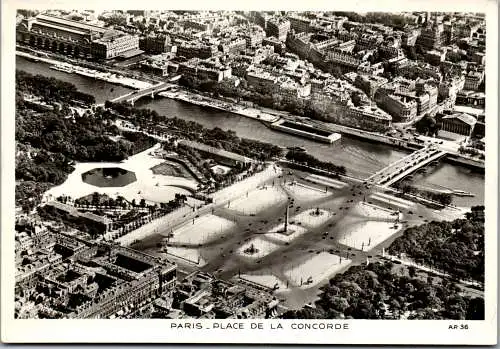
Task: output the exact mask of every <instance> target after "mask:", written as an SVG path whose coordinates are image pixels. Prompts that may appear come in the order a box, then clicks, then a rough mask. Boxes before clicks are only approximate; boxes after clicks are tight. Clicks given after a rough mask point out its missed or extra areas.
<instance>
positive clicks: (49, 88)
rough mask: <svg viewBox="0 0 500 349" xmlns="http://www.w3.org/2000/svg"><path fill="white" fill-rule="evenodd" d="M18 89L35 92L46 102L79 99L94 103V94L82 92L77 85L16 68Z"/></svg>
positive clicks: (30, 92)
mask: <svg viewBox="0 0 500 349" xmlns="http://www.w3.org/2000/svg"><path fill="white" fill-rule="evenodd" d="M16 91H19V92H21V93H28V94H33V95H36V96H39V97H42V99H43V100H44V101H45V102H65V103H67V102H69V101H71V100H77V101H81V102H84V103H86V104H94V103H95V98H94V96H92V95H89V94H86V93H83V92H80V91H78V90H77V88H76V87H75V85H73V84H71V83H69V82H65V81H61V80H58V79H56V78H53V77H46V76H43V75H39V74H37V75H33V74H30V73H27V72H25V71H23V70H16Z"/></svg>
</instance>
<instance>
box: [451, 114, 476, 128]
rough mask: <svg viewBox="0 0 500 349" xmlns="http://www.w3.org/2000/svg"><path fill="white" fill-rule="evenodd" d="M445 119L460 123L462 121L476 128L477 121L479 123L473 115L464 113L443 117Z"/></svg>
mask: <svg viewBox="0 0 500 349" xmlns="http://www.w3.org/2000/svg"><path fill="white" fill-rule="evenodd" d="M443 119H459V120H460V121H462V122H464V123H466V124H468V125H470V126H474V125H475V124H476V121H477V120H476V118H475V117H473V116H472V115H469V114H464V113H457V114H452V115H446V116H444V117H443Z"/></svg>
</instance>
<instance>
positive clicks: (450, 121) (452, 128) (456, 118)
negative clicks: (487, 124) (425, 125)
mask: <svg viewBox="0 0 500 349" xmlns="http://www.w3.org/2000/svg"><path fill="white" fill-rule="evenodd" d="M475 124H476V119H475V118H474V117H473V116H472V115H469V114H465V113H456V114H452V115H445V116H443V118H442V119H441V128H440V131H439V132H440V134H441V135H445V134H446V133H453V134H457V135H461V136H466V137H470V136H471V134H472V131H473V129H474V126H475Z"/></svg>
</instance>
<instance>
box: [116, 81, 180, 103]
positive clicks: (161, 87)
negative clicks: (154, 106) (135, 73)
mask: <svg viewBox="0 0 500 349" xmlns="http://www.w3.org/2000/svg"><path fill="white" fill-rule="evenodd" d="M180 78H181V75H177V76H175V77H173V78H171V79H169V80H168V81H167V82H161V83H159V84H156V85H154V86H151V87H147V88H144V89H142V90H138V91H134V92H130V93H127V94H126V95H123V96H120V97H117V98H115V99H113V100H111V102H114V103H120V102H124V101H125V102H127V103H130V104H132V105H134V103H135V101H137V100H138V99H140V98H142V97H145V96H151V98H154V95H155V94H157V93H159V92H162V91H165V90H168V89H171V88H172V87H175V86H176V85H175V84H173V83H174V82H177V81H178V80H179V79H180Z"/></svg>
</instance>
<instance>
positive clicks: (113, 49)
mask: <svg viewBox="0 0 500 349" xmlns="http://www.w3.org/2000/svg"><path fill="white" fill-rule="evenodd" d="M90 53H91V55H92V57H95V58H101V59H110V58H115V57H119V56H124V57H128V56H129V55H137V54H139V53H142V51H140V50H139V37H138V36H133V35H128V34H125V33H122V32H117V31H107V32H106V33H104V35H103V36H102V37H101V38H99V39H97V40H94V41H92V44H91V46H90Z"/></svg>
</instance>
